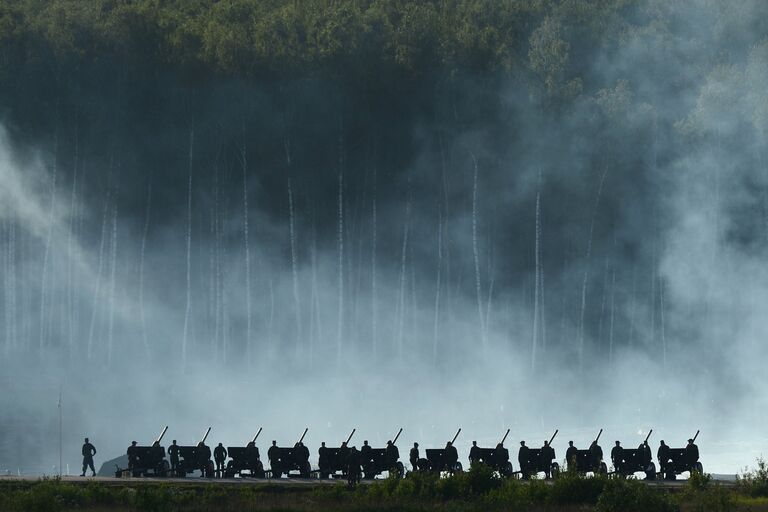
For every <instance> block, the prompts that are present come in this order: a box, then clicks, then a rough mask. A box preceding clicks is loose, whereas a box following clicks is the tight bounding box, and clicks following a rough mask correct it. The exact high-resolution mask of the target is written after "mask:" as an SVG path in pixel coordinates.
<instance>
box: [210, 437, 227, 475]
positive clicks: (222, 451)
mask: <svg viewBox="0 0 768 512" xmlns="http://www.w3.org/2000/svg"><path fill="white" fill-rule="evenodd" d="M213 460H215V461H216V476H217V477H219V478H221V477H222V476H223V474H224V461H225V460H227V449H226V448H224V445H223V444H221V443H219V445H218V446H217V447H216V448H214V449H213Z"/></svg>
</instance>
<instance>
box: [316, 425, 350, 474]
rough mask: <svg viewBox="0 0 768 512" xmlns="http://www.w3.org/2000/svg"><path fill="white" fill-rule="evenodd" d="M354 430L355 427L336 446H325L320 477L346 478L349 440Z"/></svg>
mask: <svg viewBox="0 0 768 512" xmlns="http://www.w3.org/2000/svg"><path fill="white" fill-rule="evenodd" d="M356 431H357V429H354V428H353V429H352V432H351V433H350V434H349V437H347V440H346V441H344V442H343V443H341V446H339V447H338V448H328V447H326V448H325V452H324V456H323V457H322V459H323V460H322V461H321V464H320V478H336V477H339V478H346V476H347V471H348V469H349V468H348V466H347V464H348V461H349V451H350V447H349V442H350V441H351V440H352V436H353V435H355V432H356Z"/></svg>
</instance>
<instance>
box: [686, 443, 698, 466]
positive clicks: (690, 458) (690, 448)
mask: <svg viewBox="0 0 768 512" xmlns="http://www.w3.org/2000/svg"><path fill="white" fill-rule="evenodd" d="M685 462H686V464H687V465H688V470H689V471H690V472H691V473H693V472H694V471H696V463H697V462H699V447H698V446H696V445H695V444H694V442H693V439H689V440H688V445H687V446H686V447H685Z"/></svg>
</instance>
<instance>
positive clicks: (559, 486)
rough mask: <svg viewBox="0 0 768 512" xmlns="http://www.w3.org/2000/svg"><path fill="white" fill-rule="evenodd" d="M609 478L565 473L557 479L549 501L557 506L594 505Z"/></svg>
mask: <svg viewBox="0 0 768 512" xmlns="http://www.w3.org/2000/svg"><path fill="white" fill-rule="evenodd" d="M606 481H607V478H605V477H594V478H586V477H583V476H581V475H579V474H578V473H570V472H569V473H564V474H562V475H561V476H560V478H557V479H555V482H554V484H553V485H552V488H551V489H550V496H549V501H550V502H551V503H553V504H556V505H582V504H589V505H594V504H596V503H597V500H598V499H599V498H600V495H601V494H602V493H603V489H604V488H605V484H606Z"/></svg>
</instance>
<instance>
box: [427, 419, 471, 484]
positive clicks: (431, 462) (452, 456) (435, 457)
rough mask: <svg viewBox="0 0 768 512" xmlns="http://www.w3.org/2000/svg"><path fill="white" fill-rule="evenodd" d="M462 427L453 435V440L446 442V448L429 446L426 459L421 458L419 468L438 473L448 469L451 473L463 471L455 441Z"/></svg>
mask: <svg viewBox="0 0 768 512" xmlns="http://www.w3.org/2000/svg"><path fill="white" fill-rule="evenodd" d="M460 433H461V429H459V430H458V431H457V432H456V435H455V436H453V440H451V441H449V442H448V443H446V444H445V448H429V449H427V450H424V452H425V454H426V459H420V460H419V470H423V471H435V472H437V473H440V472H443V471H448V472H450V473H456V472H461V471H463V470H464V467H463V466H462V465H461V462H459V460H458V458H459V457H458V453H457V452H456V447H455V446H454V443H455V442H456V439H457V438H458V437H459V434H460Z"/></svg>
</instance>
